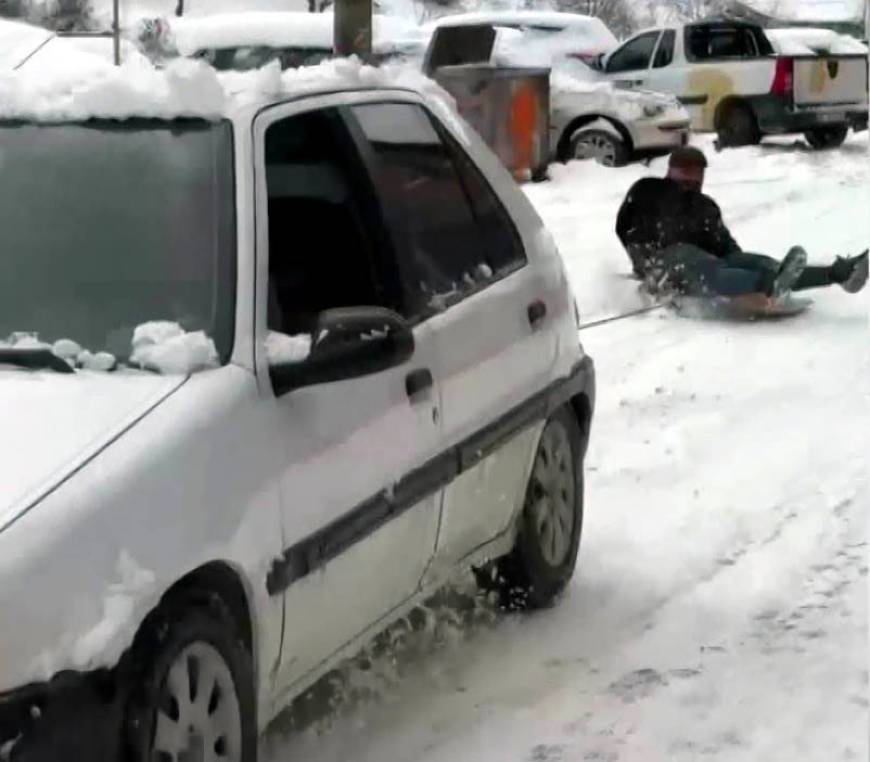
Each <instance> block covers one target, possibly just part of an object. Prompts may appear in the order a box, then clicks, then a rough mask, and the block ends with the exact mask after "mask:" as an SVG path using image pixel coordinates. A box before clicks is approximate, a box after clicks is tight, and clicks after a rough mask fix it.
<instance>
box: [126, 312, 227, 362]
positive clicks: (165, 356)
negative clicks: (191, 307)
mask: <svg viewBox="0 0 870 762" xmlns="http://www.w3.org/2000/svg"><path fill="white" fill-rule="evenodd" d="M130 362H131V363H132V364H133V365H138V366H139V367H141V368H144V369H147V370H156V371H157V372H158V373H177V374H181V373H192V372H194V371H197V370H205V369H207V368H215V367H217V366H218V354H217V350H216V349H215V346H214V342H213V341H212V340H211V339H210V338H208V337H207V336H206V335H205V332H204V331H192V332H187V331H185V330H184V329H183V328H182V327H181V326H180V325H178V323H172V322H169V321H164V320H156V321H153V322H150V323H144V324H142V325H140V326H137V327H136V330H135V331H134V332H133V353H132V354H131V355H130Z"/></svg>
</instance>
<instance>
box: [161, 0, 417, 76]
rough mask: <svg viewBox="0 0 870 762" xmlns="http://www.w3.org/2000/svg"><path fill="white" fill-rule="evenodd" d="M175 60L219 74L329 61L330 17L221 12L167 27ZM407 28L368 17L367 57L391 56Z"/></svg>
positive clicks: (391, 19)
mask: <svg viewBox="0 0 870 762" xmlns="http://www.w3.org/2000/svg"><path fill="white" fill-rule="evenodd" d="M169 26H170V29H171V35H172V38H173V41H174V43H175V47H176V49H177V51H178V53H179V54H180V55H183V56H188V57H193V58H202V59H204V60H206V61H208V62H209V63H211V64H212V65H213V66H214V67H215V68H216V69H219V70H227V69H233V70H242V71H243V70H247V69H257V68H259V67H261V66H264V65H265V64H267V63H269V62H270V61H273V60H274V61H278V62H279V63H280V65H281V68H282V69H289V68H296V67H299V66H313V65H315V64H318V63H320V62H321V61H324V60H326V59H328V58H331V57H332V56H333V26H334V17H333V14H332V13H303V12H299V11H262V12H256V13H250V12H249V13H222V14H215V15H213V16H207V17H195V18H184V17H182V18H180V19H173V20H171V21H170V22H169ZM411 28H413V25H412V24H411V23H410V22H406V21H404V20H403V19H400V18H397V17H394V16H383V15H375V16H374V18H373V40H372V46H373V52H374V53H375V54H376V55H377V56H380V57H383V56H385V55H387V54H390V53H393V52H396V49H395V46H394V45H393V40H394V39H400V38H402V37H403V36H404V35H405V34H407V33H408V32H409V30H410V29H411Z"/></svg>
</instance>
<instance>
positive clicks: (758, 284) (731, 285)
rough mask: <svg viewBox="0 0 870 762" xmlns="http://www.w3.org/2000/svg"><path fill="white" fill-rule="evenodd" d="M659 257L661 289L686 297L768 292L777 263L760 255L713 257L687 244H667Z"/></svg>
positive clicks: (741, 254) (734, 254) (743, 254)
mask: <svg viewBox="0 0 870 762" xmlns="http://www.w3.org/2000/svg"><path fill="white" fill-rule="evenodd" d="M659 257H660V269H661V275H662V276H664V278H665V282H664V284H662V285H663V286H664V288H666V289H668V290H670V289H673V290H675V291H677V292H679V293H681V294H687V295H690V296H710V295H714V294H715V295H719V296H739V295H741V294H751V293H757V292H761V293H769V291H770V288H771V286H772V285H773V280H774V278H775V277H776V273H777V271H778V269H779V262H777V261H776V260H775V259H773V257H767V256H764V255H763V254H749V253H747V252H735V253H733V254H729V255H728V256H727V257H715V256H713V255H712V254H710V253H708V252H706V251H704V250H703V249H700V248H698V247H697V246H693V245H692V244H687V243H679V244H675V245H674V246H669V247H668V248H667V249H664V250H663V251H662V252H661V253H660V255H659ZM656 269H659V268H656Z"/></svg>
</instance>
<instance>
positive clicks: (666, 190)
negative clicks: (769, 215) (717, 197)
mask: <svg viewBox="0 0 870 762" xmlns="http://www.w3.org/2000/svg"><path fill="white" fill-rule="evenodd" d="M616 234H617V235H618V236H619V240H620V241H622V245H623V246H624V247H625V250H626V251H627V252H628V256H629V257H631V263H632V266H633V268H634V271H635V273H637V274H638V275H641V276H642V275H645V274H646V273H648V272H649V271H650V269H651V268H652V267H654V266H655V264H656V262H657V261H658V259H659V253H660V252H661V251H662V250H664V249H667V248H668V247H669V246H673V245H674V244H678V243H688V244H693V245H694V246H697V247H698V248H700V249H703V250H704V251H706V252H709V253H710V254H713V255H714V256H716V257H725V256H727V255H728V254H732V253H735V252H739V251H740V246H738V245H737V242H736V241H735V240H734V239H733V238H732V237H731V234H730V233H729V232H728V228H726V227H725V223H724V222H722V212H720V211H719V206H718V205H717V204H716V202H715V201H713V199H712V198H710V197H709V196H706V195H704V194H703V193H701V192H700V191H694V190H690V189H687V188H684V187H683V186H681V185H680V184H679V183H677V182H675V181H674V180H671V179H669V178H667V177H665V178H658V177H645V178H643V179H642V180H638V181H637V182H636V183H635V184H634V185H633V186H632V187H631V189H630V190H629V191H628V195H626V197H625V201H623V202H622V206H621V207H620V209H619V214H618V215H617V217H616Z"/></svg>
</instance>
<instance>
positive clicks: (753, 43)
mask: <svg viewBox="0 0 870 762" xmlns="http://www.w3.org/2000/svg"><path fill="white" fill-rule="evenodd" d="M599 67H600V68H601V70H602V71H603V72H604V73H605V75H606V76H607V77H608V79H611V80H612V81H614V82H615V83H617V84H619V85H620V86H623V87H628V88H643V89H648V90H658V91H660V92H665V93H672V94H673V95H676V96H677V97H678V98H679V99H680V101H681V102H682V103H683V105H684V106H686V108H687V109H688V111H689V113H690V114H691V116H692V128H693V129H694V130H698V131H716V132H717V133H718V136H719V143H720V145H722V146H736V145H747V144H754V143H758V142H759V141H760V140H761V138H762V137H763V136H764V135H776V134H788V133H804V134H805V136H806V138H807V140H808V142H809V143H810V145H812V146H813V147H814V148H830V147H834V146H837V145H839V144H841V143H842V142H843V140H845V138H846V135H847V133H848V130H849V127H852V128H853V129H855V130H862V129H867V49H866V47H865V46H863V45H862V44H861V43H859V42H858V41H857V40H855V41H851V40H850V41H849V44H846V43H844V44H843V45H842V47H840V48H833V49H832V50H829V51H826V52H823V53H822V54H816V53H814V52H813V51H810V50H806V52H805V53H802V54H798V55H792V54H788V55H777V52H776V51H775V49H774V47H773V45H771V42H770V40H769V39H768V37H767V36H766V34H765V32H764V30H763V29H762V28H761V27H759V26H755V25H753V24H746V23H740V22H732V21H706V22H702V23H696V24H686V25H682V26H679V25H678V26H671V27H662V28H657V29H650V30H646V31H644V32H641V33H639V34H637V35H635V36H634V37H632V38H630V39H629V40H627V41H626V42H624V43H623V44H622V45H621V46H619V47H618V48H616V49H615V50H613V51H611V52H610V53H609V54H607V55H606V56H604V57H602V58H601V60H600V61H599Z"/></svg>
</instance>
